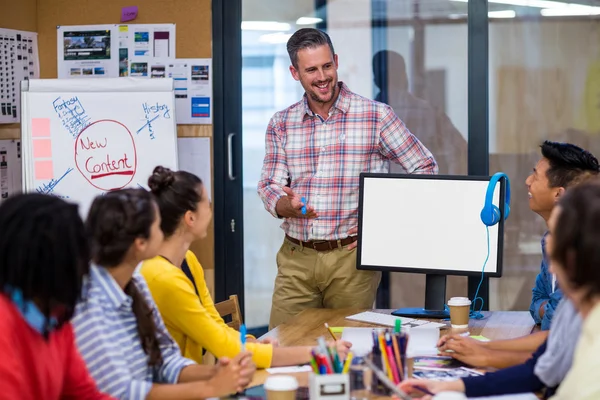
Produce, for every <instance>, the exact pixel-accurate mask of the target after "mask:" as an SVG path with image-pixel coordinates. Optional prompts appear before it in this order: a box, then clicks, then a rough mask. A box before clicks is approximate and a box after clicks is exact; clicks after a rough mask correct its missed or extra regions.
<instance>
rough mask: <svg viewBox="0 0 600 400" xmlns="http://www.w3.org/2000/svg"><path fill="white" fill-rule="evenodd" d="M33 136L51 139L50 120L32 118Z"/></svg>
mask: <svg viewBox="0 0 600 400" xmlns="http://www.w3.org/2000/svg"><path fill="white" fill-rule="evenodd" d="M31 136H32V137H50V118H32V119H31Z"/></svg>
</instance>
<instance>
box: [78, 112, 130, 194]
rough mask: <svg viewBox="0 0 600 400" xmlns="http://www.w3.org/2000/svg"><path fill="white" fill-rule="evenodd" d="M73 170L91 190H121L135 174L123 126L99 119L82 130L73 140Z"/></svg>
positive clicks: (127, 136) (115, 122) (127, 137)
mask: <svg viewBox="0 0 600 400" xmlns="http://www.w3.org/2000/svg"><path fill="white" fill-rule="evenodd" d="M75 166H76V167H77V169H78V170H79V172H80V173H81V175H83V177H84V178H85V179H86V180H87V181H88V182H89V183H90V185H92V186H93V187H95V188H97V189H100V190H105V191H109V190H116V189H122V188H124V187H125V186H127V185H128V184H129V183H131V181H132V180H133V177H134V176H135V173H136V171H137V149H136V147H135V141H134V140H133V135H132V134H131V132H130V131H129V129H127V127H126V126H125V125H123V124H122V123H120V122H118V121H113V120H110V119H101V120H99V121H96V122H93V123H91V124H89V125H88V126H86V127H85V128H84V129H83V130H82V131H81V132H80V133H79V135H77V139H75Z"/></svg>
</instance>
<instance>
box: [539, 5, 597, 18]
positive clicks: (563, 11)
mask: <svg viewBox="0 0 600 400" xmlns="http://www.w3.org/2000/svg"><path fill="white" fill-rule="evenodd" d="M573 5H574V6H576V7H563V8H545V9H542V10H540V14H542V15H543V16H544V17H567V16H577V15H580V16H585V15H600V7H591V6H582V5H579V4H573Z"/></svg>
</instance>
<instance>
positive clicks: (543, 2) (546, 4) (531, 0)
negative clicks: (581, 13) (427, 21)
mask: <svg viewBox="0 0 600 400" xmlns="http://www.w3.org/2000/svg"><path fill="white" fill-rule="evenodd" d="M450 1H458V2H461V3H468V2H469V0H450ZM489 2H490V3H496V4H508V5H511V6H519V7H537V8H561V7H566V6H567V5H568V3H564V2H562V1H550V0H489Z"/></svg>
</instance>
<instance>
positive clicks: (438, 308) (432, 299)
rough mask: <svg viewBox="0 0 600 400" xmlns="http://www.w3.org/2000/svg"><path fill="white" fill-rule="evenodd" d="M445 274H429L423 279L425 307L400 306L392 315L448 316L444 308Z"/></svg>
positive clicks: (414, 316)
mask: <svg viewBox="0 0 600 400" xmlns="http://www.w3.org/2000/svg"><path fill="white" fill-rule="evenodd" d="M445 304H446V275H429V274H427V276H426V281H425V308H400V309H398V310H396V311H394V312H392V315H396V316H399V317H410V318H432V319H444V318H450V314H449V313H448V311H446V310H445Z"/></svg>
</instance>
